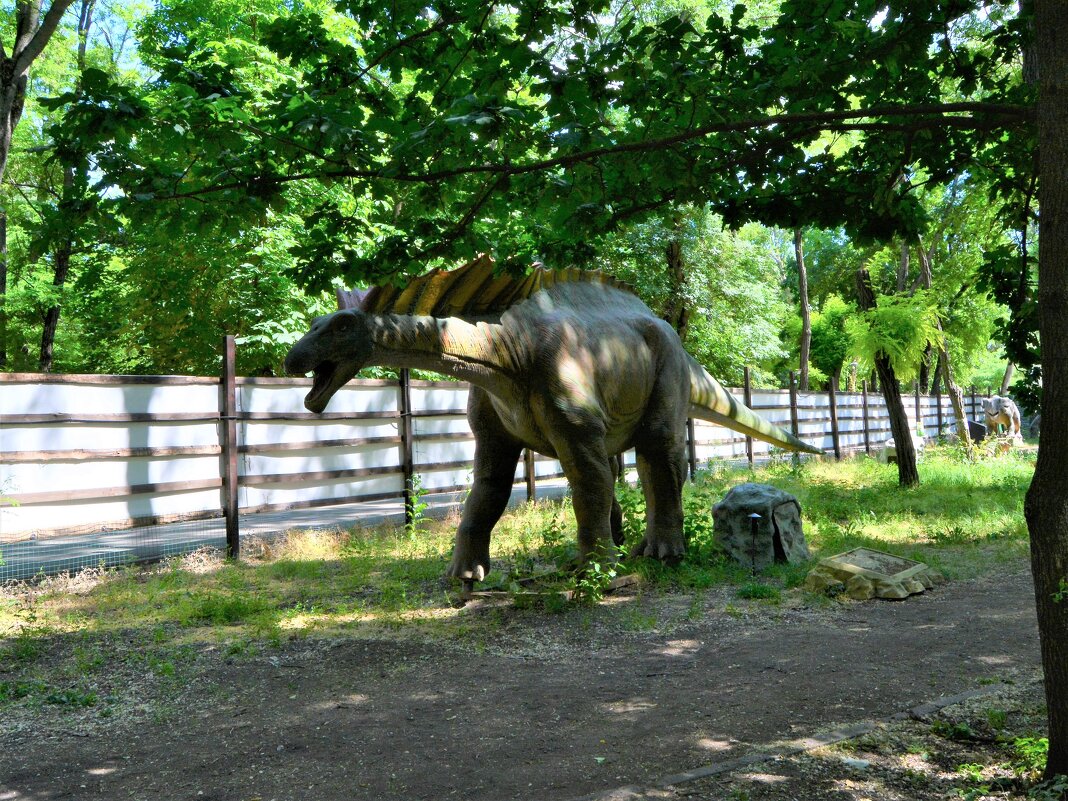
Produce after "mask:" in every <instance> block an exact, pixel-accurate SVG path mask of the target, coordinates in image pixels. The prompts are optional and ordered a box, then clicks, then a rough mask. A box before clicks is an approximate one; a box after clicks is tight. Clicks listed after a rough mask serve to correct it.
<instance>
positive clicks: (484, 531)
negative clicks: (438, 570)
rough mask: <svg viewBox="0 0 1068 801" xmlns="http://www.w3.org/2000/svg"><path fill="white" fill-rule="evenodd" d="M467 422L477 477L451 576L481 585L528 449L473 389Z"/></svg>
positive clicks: (458, 533)
mask: <svg viewBox="0 0 1068 801" xmlns="http://www.w3.org/2000/svg"><path fill="white" fill-rule="evenodd" d="M467 418H468V421H469V423H470V425H471V430H472V432H473V433H474V435H475V466H474V476H473V483H472V486H471V493H470V494H469V495H468V496H467V502H466V503H465V504H464V511H463V515H462V516H461V518H460V527H459V528H458V529H457V530H456V545H455V547H454V548H453V552H452V562H451V563H450V564H449V569H448V570H447V571H446V575H447V576H451V577H454V578H458V579H463V580H464V581H482V579H484V578H485V577H486V574H487V573H489V571H490V552H489V551H490V533H491V532H492V531H493V527H494V526H495V525H497V521H498V520H500V518H501V514H503V513H504V510H505V508H506V507H507V506H508V499H509V498H510V497H511V496H512V482H513V481H514V480H515V469H516V465H517V464H518V462H519V454H520V453H521V451H522V449H523V446H522V444H521V443H520V442H519V441H517V440H516V439H515V438H514V437H513V436H512V435H511V434H509V433H508V431H507V430H506V429H505V428H504V425H503V424H502V423H501V420H500V417H498V416H497V412H496V411H495V410H494V409H493V405H492V404H491V403H490V401H489V398H488V396H487V395H486V393H485V392H484V391H482V390H481V389H478V388H477V387H472V388H471V394H470V396H469V400H468V405H467Z"/></svg>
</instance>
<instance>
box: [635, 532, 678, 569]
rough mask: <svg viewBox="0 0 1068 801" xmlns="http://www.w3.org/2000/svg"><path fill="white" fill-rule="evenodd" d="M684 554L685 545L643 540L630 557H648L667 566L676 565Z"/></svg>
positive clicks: (673, 542) (667, 541) (665, 541)
mask: <svg viewBox="0 0 1068 801" xmlns="http://www.w3.org/2000/svg"><path fill="white" fill-rule="evenodd" d="M685 554H686V545H685V543H682V542H675V541H672V540H649V539H648V538H645V539H643V540H642V541H641V542H639V543H638V544H637V545H636V546H635V547H634V549H633V550H632V551H631V552H630V555H631V557H635V556H648V557H650V558H652V559H659V560H660V561H661V562H664V563H666V564H669V565H677V564H678V563H679V562H681V561H682V557H683V556H684V555H685Z"/></svg>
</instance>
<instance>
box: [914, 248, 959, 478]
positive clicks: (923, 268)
mask: <svg viewBox="0 0 1068 801" xmlns="http://www.w3.org/2000/svg"><path fill="white" fill-rule="evenodd" d="M916 252H917V253H918V254H919V255H920V276H919V279H918V283H919V285H920V286H922V287H923V288H924V289H930V288H931V254H930V252H929V251H927V250H924V247H923V243H922V242H920V241H919V239H917V240H916ZM937 325H938V333H939V334H940V335H942V341H941V343H940V344H939V346H938V364H939V367H940V368H941V370H942V378H943V380H944V383H945V385H946V394H947V395H949V402H950V405H951V406H952V407H953V417H954V419H955V420H956V422H957V439H958V440H959V441H960V446H961V448H963V449H964V453H965V454H967V455H968V456H969V457H971V455H972V438H971V435H970V434H969V432H968V416H967V415H966V414H965V413H964V393H963V392H962V390H961V388H960V387H959V386H957V382H956V380H954V378H953V363H952V361H951V360H950V358H949V345H948V344H947V343H946V338H945V335H944V334H943V333H942V321H941V320H939V321H938V323H937ZM930 352H931V345H930V343H928V345H927V349H926V351H925V353H924V359H925V360H927V359H929V358H930V357H929V356H928V354H929V353H930ZM925 379H926V376H923V378H922V379H921V380H925Z"/></svg>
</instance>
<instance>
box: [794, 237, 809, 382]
mask: <svg viewBox="0 0 1068 801" xmlns="http://www.w3.org/2000/svg"><path fill="white" fill-rule="evenodd" d="M794 259H795V260H796V261H797V299H798V302H799V303H800V304H801V356H800V361H801V365H800V374H799V376H798V389H800V390H802V391H808V357H809V351H810V350H811V349H812V314H811V312H810V311H809V308H808V268H807V267H805V249H804V242H803V238H802V234H801V229H800V228H795V229H794Z"/></svg>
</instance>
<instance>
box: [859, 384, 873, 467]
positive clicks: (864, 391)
mask: <svg viewBox="0 0 1068 801" xmlns="http://www.w3.org/2000/svg"><path fill="white" fill-rule="evenodd" d="M860 406H861V410H862V411H861V417H863V418H864V453H866V454H869V455H870V454H871V432H870V429H869V428H868V382H867V381H861V382H860Z"/></svg>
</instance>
